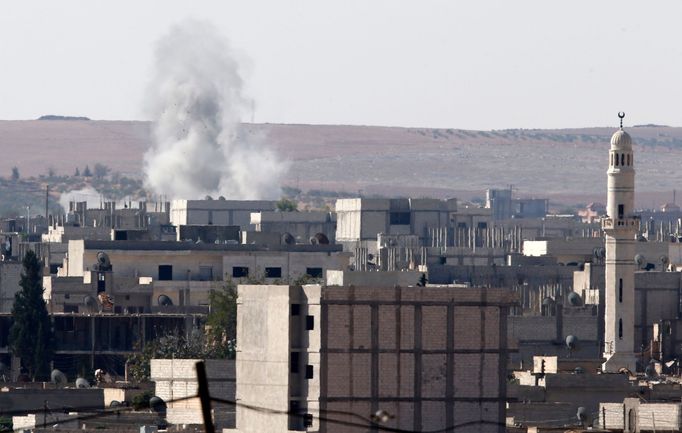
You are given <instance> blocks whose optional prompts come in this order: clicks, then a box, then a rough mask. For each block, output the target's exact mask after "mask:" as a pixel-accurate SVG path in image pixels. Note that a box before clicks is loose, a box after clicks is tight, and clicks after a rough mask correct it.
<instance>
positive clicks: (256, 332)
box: [236, 285, 290, 433]
mask: <svg viewBox="0 0 682 433" xmlns="http://www.w3.org/2000/svg"><path fill="white" fill-rule="evenodd" d="M238 291H239V297H238V300H237V304H238V306H237V361H236V374H237V392H236V396H237V400H238V401H240V402H241V403H243V404H246V405H254V406H259V407H267V408H270V409H274V410H279V411H284V412H286V411H288V410H289V347H290V344H289V343H290V342H289V311H290V300H289V286H265V285H259V286H247V285H240V286H239V287H238ZM236 427H237V429H238V430H239V431H240V432H244V433H247V432H253V433H281V432H284V431H287V430H288V417H287V416H286V415H279V414H271V413H261V412H257V411H254V410H250V409H247V408H243V407H238V408H237V421H236Z"/></svg>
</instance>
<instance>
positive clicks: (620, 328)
mask: <svg viewBox="0 0 682 433" xmlns="http://www.w3.org/2000/svg"><path fill="white" fill-rule="evenodd" d="M618 338H619V339H621V340H622V339H623V319H618Z"/></svg>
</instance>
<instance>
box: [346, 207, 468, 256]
mask: <svg viewBox="0 0 682 433" xmlns="http://www.w3.org/2000/svg"><path fill="white" fill-rule="evenodd" d="M456 211H457V200H455V199H450V200H435V199H366V198H354V199H339V200H337V201H336V215H337V228H336V241H337V242H338V243H341V244H342V245H344V248H345V249H346V251H353V250H354V249H355V248H368V249H369V252H370V253H371V254H376V253H377V245H376V244H377V235H378V234H379V233H384V234H388V235H416V236H418V237H419V239H420V240H421V242H422V243H423V242H425V240H426V239H427V237H428V236H429V229H441V228H447V227H450V214H451V213H454V212H456Z"/></svg>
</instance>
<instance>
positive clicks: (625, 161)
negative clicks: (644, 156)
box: [611, 153, 635, 167]
mask: <svg viewBox="0 0 682 433" xmlns="http://www.w3.org/2000/svg"><path fill="white" fill-rule="evenodd" d="M634 159H635V158H634V156H632V155H630V154H629V153H612V154H611V166H612V167H618V166H619V165H622V166H623V167H625V166H627V167H629V166H631V165H633V164H634V163H635V161H634Z"/></svg>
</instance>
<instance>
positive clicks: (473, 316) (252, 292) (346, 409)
mask: <svg viewBox="0 0 682 433" xmlns="http://www.w3.org/2000/svg"><path fill="white" fill-rule="evenodd" d="M513 302H514V296H513V295H512V294H511V293H510V292H509V291H507V290H503V289H479V288H455V287H447V286H440V287H405V288H400V287H395V288H375V287H350V288H349V287H321V286H318V285H308V286H303V287H297V286H264V285H259V286H243V285H240V286H239V300H238V320H237V326H238V332H237V342H238V343H237V344H238V347H237V400H238V401H239V402H241V403H243V404H246V405H254V406H258V407H268V408H273V409H275V410H276V411H277V412H275V413H271V412H265V413H264V412H259V411H254V410H250V409H248V408H245V407H243V406H238V408H237V425H236V428H237V431H239V432H258V433H267V432H281V431H288V430H299V431H322V432H326V431H329V432H345V431H366V430H367V429H369V428H370V422H371V421H370V420H371V419H372V416H373V415H376V414H379V415H378V418H377V422H382V423H383V424H382V425H383V426H385V427H387V428H398V429H405V430H414V431H420V430H427V431H428V430H437V429H445V428H448V427H453V426H458V428H457V430H456V431H463V432H467V431H471V432H474V431H476V432H493V431H495V432H501V431H504V430H505V427H504V419H505V396H506V382H507V379H506V365H507V357H508V353H509V350H510V347H509V344H508V340H507V329H506V323H507V320H506V318H507V311H508V309H509V307H510V306H511V305H512V303H513ZM320 414H323V418H324V420H322V421H320V419H319V416H320ZM359 419H360V420H362V419H365V420H367V421H364V423H363V422H362V421H358V420H359ZM349 423H350V424H349ZM352 423H355V425H353V424H352ZM358 423H360V424H358Z"/></svg>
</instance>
